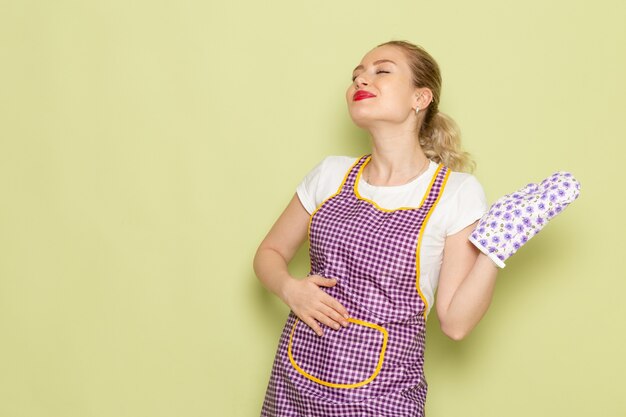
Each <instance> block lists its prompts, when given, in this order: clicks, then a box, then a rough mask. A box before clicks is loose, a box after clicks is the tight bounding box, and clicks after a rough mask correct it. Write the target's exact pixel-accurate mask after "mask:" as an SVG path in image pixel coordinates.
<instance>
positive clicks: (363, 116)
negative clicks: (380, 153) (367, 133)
mask: <svg viewBox="0 0 626 417" xmlns="http://www.w3.org/2000/svg"><path fill="white" fill-rule="evenodd" d="M350 118H351V119H352V122H354V124H355V125H357V126H358V127H360V128H362V129H368V128H370V127H373V126H376V125H379V124H381V123H385V124H389V123H392V124H393V123H402V122H403V121H402V120H398V118H397V117H393V116H392V115H384V114H373V113H372V112H368V111H365V110H364V109H363V110H360V111H354V110H353V111H351V112H350Z"/></svg>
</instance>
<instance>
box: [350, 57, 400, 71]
mask: <svg viewBox="0 0 626 417" xmlns="http://www.w3.org/2000/svg"><path fill="white" fill-rule="evenodd" d="M383 62H391V63H392V64H394V65H397V64H396V63H395V62H393V61H392V60H391V59H379V60H378V61H375V62H374V65H378V64H381V63H383ZM358 69H363V65H358V66H357V67H356V68H354V69H353V70H352V72H354V71H356V70H358Z"/></svg>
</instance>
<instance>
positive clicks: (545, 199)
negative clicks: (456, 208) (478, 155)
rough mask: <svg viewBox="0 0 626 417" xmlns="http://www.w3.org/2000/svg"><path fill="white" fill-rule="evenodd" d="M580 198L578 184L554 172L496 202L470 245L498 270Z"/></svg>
mask: <svg viewBox="0 0 626 417" xmlns="http://www.w3.org/2000/svg"><path fill="white" fill-rule="evenodd" d="M579 194H580V183H579V182H578V181H577V180H576V178H574V176H573V175H572V174H571V173H569V172H565V171H557V172H555V173H554V174H552V175H551V176H550V177H548V178H546V179H544V180H543V181H541V183H540V184H535V183H530V184H528V185H526V186H525V187H523V188H522V189H520V190H518V191H516V192H514V193H512V194H507V195H505V196H504V197H501V198H500V199H498V200H497V201H496V202H495V203H494V204H493V205H492V206H491V207H490V209H489V211H488V212H487V213H485V215H484V216H483V217H482V218H481V219H480V221H479V222H478V225H477V226H476V228H475V229H474V230H473V231H472V233H471V234H470V236H469V240H470V242H472V243H473V244H474V246H476V247H477V248H478V249H480V250H481V251H482V252H483V253H484V254H485V255H487V256H489V258H490V259H491V260H492V261H493V262H494V263H495V264H496V265H498V266H499V267H500V268H504V267H505V264H504V261H505V260H506V259H508V258H509V257H510V256H511V255H513V254H514V253H515V252H517V251H518V249H519V248H521V247H522V246H523V245H524V244H525V243H526V242H528V241H529V240H530V239H531V238H532V237H533V236H535V235H536V234H537V233H539V232H540V231H541V229H543V228H544V227H545V225H546V224H547V223H548V221H550V220H551V219H552V218H554V217H555V216H556V215H557V214H560V213H561V212H562V211H563V210H564V209H565V208H566V207H567V206H568V205H569V204H570V203H571V202H573V201H574V200H576V199H577V198H578V196H579Z"/></svg>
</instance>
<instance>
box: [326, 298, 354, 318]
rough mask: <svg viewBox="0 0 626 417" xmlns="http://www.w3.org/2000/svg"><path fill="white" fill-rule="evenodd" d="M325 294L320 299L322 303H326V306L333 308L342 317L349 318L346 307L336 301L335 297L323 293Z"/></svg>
mask: <svg viewBox="0 0 626 417" xmlns="http://www.w3.org/2000/svg"><path fill="white" fill-rule="evenodd" d="M325 295H326V297H323V299H322V302H323V303H324V304H326V305H327V306H328V307H330V308H332V309H333V310H335V311H336V312H337V313H339V314H340V315H341V316H342V317H343V318H345V319H349V318H350V315H349V314H348V310H346V308H345V307H344V306H343V305H342V304H341V303H340V302H339V301H337V300H336V299H335V298H333V297H331V296H330V295H328V294H325Z"/></svg>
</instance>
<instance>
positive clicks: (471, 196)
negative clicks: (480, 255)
mask: <svg viewBox="0 0 626 417" xmlns="http://www.w3.org/2000/svg"><path fill="white" fill-rule="evenodd" d="M450 207H451V209H450V214H449V216H448V224H447V227H446V236H450V235H453V234H455V233H457V232H459V231H461V230H463V229H464V228H466V227H467V226H469V225H470V224H472V223H474V222H475V221H476V220H478V219H480V218H481V217H482V216H483V215H484V214H485V213H486V212H487V210H488V209H489V207H488V205H487V198H486V196H485V191H484V190H483V187H482V185H481V184H480V182H479V181H478V179H477V178H476V177H475V176H473V175H471V174H470V175H468V177H467V179H466V180H465V181H463V183H462V184H461V186H460V187H459V189H458V190H457V192H456V195H455V197H454V199H453V201H452V204H451V206H450Z"/></svg>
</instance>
